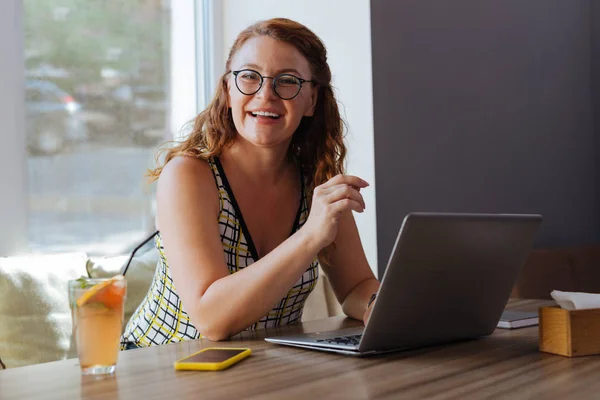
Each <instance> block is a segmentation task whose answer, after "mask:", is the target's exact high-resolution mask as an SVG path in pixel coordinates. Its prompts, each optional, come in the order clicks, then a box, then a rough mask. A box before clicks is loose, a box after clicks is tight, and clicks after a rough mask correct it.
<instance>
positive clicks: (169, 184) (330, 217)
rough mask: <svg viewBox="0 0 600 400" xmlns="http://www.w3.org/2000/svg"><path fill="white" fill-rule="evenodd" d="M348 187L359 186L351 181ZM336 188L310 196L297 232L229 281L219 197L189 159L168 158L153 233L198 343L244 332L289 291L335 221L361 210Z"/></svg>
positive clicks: (199, 164)
mask: <svg viewBox="0 0 600 400" xmlns="http://www.w3.org/2000/svg"><path fill="white" fill-rule="evenodd" d="M344 179H345V178H344V177H341V178H338V179H337V180H338V181H340V180H342V181H343V180H344ZM348 180H349V181H356V180H358V178H353V177H350V178H348ZM335 182H337V181H335ZM354 185H359V183H358V181H356V182H354ZM335 188H336V186H333V187H330V190H321V189H319V190H315V192H318V193H321V195H320V196H317V197H318V198H321V200H319V201H317V202H316V206H315V202H314V201H313V210H312V211H311V216H309V220H308V221H307V223H306V224H305V225H304V227H303V228H302V229H300V230H299V231H298V232H296V233H295V234H294V235H292V236H291V237H290V238H288V239H287V240H286V241H284V242H283V243H282V244H281V245H279V246H278V247H277V248H275V249H274V250H273V251H272V252H270V253H269V254H267V255H266V256H264V257H263V258H261V259H260V260H259V261H257V262H255V263H254V264H252V265H250V266H248V267H246V268H244V269H243V270H241V271H239V272H236V273H235V274H229V272H228V269H227V265H226V263H225V260H224V256H223V247H222V243H221V239H220V233H219V225H218V221H217V215H218V213H219V197H218V193H217V189H216V187H215V184H214V178H213V176H212V172H211V170H210V167H209V166H208V165H207V164H206V163H205V162H204V161H201V160H197V159H194V158H190V157H178V158H175V159H173V160H171V161H170V162H169V163H168V164H167V165H166V166H165V168H164V169H163V171H162V173H161V175H160V178H159V182H158V187H157V206H158V210H157V225H158V228H159V229H160V231H161V236H162V238H163V243H164V247H165V253H166V256H167V259H168V260H169V268H170V271H171V275H172V278H173V282H174V284H175V287H176V288H177V293H178V295H179V296H180V298H181V301H182V302H183V304H184V306H185V310H186V312H187V313H188V314H189V316H190V318H191V320H192V322H193V323H194V325H195V326H196V327H197V328H198V330H199V331H200V332H201V333H202V334H203V335H204V336H206V337H207V338H208V339H210V340H222V339H226V338H228V337H229V336H231V335H233V334H236V333H238V332H240V331H242V330H244V329H246V328H247V327H248V326H250V325H251V324H253V323H254V322H256V321H258V320H259V319H260V318H261V317H263V316H264V315H265V314H266V313H267V312H269V311H270V310H271V309H272V307H273V306H274V305H275V304H276V303H277V301H279V300H280V299H281V298H282V297H283V296H284V295H285V294H286V293H287V292H288V291H289V289H290V288H291V287H292V286H293V285H294V283H295V282H296V281H297V280H298V278H299V277H300V276H301V275H302V273H304V271H305V270H306V267H307V265H308V264H310V262H311V261H312V260H314V258H315V257H316V255H317V253H318V252H319V251H320V250H321V248H323V247H324V246H325V245H327V244H328V242H327V238H328V237H329V236H331V237H335V235H333V234H331V230H332V229H333V228H334V227H336V226H337V218H334V217H335V215H338V214H339V213H341V212H342V211H347V210H351V209H356V210H360V209H361V208H362V206H361V205H359V204H358V202H357V201H355V200H354V199H347V198H344V199H342V198H341V197H340V195H341V194H339V193H331V190H334V192H335ZM338 200H341V201H338ZM313 211H314V212H313Z"/></svg>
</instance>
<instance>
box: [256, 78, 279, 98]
mask: <svg viewBox="0 0 600 400" xmlns="http://www.w3.org/2000/svg"><path fill="white" fill-rule="evenodd" d="M256 95H257V96H260V97H261V98H265V99H272V98H278V97H277V94H275V83H274V81H273V79H270V78H264V80H263V84H262V86H261V87H260V89H259V90H258V92H256Z"/></svg>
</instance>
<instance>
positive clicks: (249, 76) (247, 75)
mask: <svg viewBox="0 0 600 400" xmlns="http://www.w3.org/2000/svg"><path fill="white" fill-rule="evenodd" d="M242 79H245V80H248V81H253V80H260V78H259V77H258V75H256V74H252V73H245V74H242Z"/></svg>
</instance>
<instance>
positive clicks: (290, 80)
mask: <svg viewBox="0 0 600 400" xmlns="http://www.w3.org/2000/svg"><path fill="white" fill-rule="evenodd" d="M278 83H279V84H280V85H297V84H298V80H297V79H296V78H294V77H292V76H282V77H281V78H279V82H278Z"/></svg>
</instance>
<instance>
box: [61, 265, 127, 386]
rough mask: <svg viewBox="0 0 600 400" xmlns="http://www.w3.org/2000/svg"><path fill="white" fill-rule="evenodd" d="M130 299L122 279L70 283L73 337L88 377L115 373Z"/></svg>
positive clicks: (78, 280)
mask: <svg viewBox="0 0 600 400" xmlns="http://www.w3.org/2000/svg"><path fill="white" fill-rule="evenodd" d="M126 296H127V281H126V280H125V278H123V276H122V275H118V276H115V277H112V278H107V279H91V278H79V279H77V280H72V281H69V303H70V305H71V315H72V318H73V335H74V337H75V343H76V345H77V355H78V357H79V364H80V365H81V372H82V373H83V374H84V375H102V374H112V373H114V371H115V367H116V364H117V356H118V354H119V341H120V338H121V332H122V330H123V311H124V306H125V298H126Z"/></svg>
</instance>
